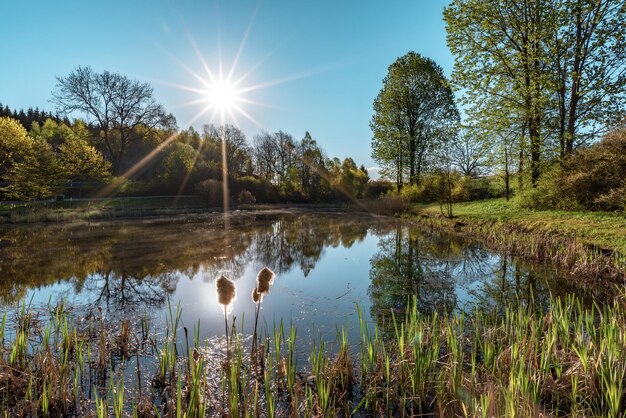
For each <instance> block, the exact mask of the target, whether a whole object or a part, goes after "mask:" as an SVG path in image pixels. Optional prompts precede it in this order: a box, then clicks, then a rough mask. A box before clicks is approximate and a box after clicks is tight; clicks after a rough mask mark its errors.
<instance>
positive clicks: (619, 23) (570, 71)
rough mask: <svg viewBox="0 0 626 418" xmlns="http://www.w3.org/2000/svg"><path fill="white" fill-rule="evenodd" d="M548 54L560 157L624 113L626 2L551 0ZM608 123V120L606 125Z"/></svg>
mask: <svg viewBox="0 0 626 418" xmlns="http://www.w3.org/2000/svg"><path fill="white" fill-rule="evenodd" d="M552 4H553V8H554V11H553V12H552V13H551V14H552V16H553V17H554V23H555V24H554V26H553V30H552V39H551V42H552V45H550V46H549V49H548V51H549V55H548V58H549V59H550V60H551V62H552V68H551V70H552V73H553V74H554V79H555V80H554V82H553V86H552V87H553V90H554V93H555V97H556V100H555V102H556V103H555V105H556V106H557V107H558V111H556V112H554V113H555V114H556V115H557V123H556V125H557V126H558V138H559V146H560V147H559V148H560V154H561V157H568V156H570V155H571V154H572V152H573V151H574V149H575V148H576V147H577V146H579V145H581V144H584V143H585V142H586V140H587V139H588V138H590V137H591V138H593V137H595V136H596V135H597V134H598V133H600V132H603V131H605V130H606V128H607V126H610V125H612V124H614V123H615V122H616V121H617V119H618V118H620V117H621V116H622V115H623V112H624V99H625V98H626V91H625V89H624V87H625V86H626V65H624V62H625V60H626V25H625V24H624V16H626V3H625V2H624V1H621V0H594V1H589V0H553V2H552ZM607 122H609V123H608V124H607Z"/></svg>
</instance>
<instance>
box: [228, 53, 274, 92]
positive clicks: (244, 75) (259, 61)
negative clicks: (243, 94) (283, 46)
mask: <svg viewBox="0 0 626 418" xmlns="http://www.w3.org/2000/svg"><path fill="white" fill-rule="evenodd" d="M279 48H280V47H278V46H277V47H276V48H274V49H273V50H272V51H270V52H268V53H267V54H265V55H264V56H263V58H261V59H260V60H258V61H257V62H256V63H255V64H254V65H253V66H251V67H250V68H249V69H248V71H246V72H245V73H244V74H243V75H242V76H241V77H239V78H238V79H237V80H235V81H234V82H233V86H234V87H237V86H238V85H239V84H241V83H242V82H243V81H244V80H245V79H246V78H248V77H249V76H250V75H251V74H253V73H254V72H255V71H256V70H257V69H259V67H261V65H263V64H265V62H267V60H268V59H270V58H271V57H272V55H274V53H276V51H278V49H279Z"/></svg>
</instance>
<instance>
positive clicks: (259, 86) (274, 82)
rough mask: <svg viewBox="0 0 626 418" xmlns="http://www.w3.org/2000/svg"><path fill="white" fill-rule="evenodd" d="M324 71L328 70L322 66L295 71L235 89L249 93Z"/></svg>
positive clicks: (242, 92) (240, 92) (241, 92)
mask: <svg viewBox="0 0 626 418" xmlns="http://www.w3.org/2000/svg"><path fill="white" fill-rule="evenodd" d="M326 71H328V70H327V69H324V68H318V69H313V70H309V71H303V72H300V73H297V74H292V75H287V76H285V77H281V78H277V79H274V80H270V81H266V82H264V83H259V84H255V85H252V86H248V87H242V88H240V89H238V90H237V91H238V92H239V94H244V93H249V92H251V91H255V90H259V89H264V88H267V87H272V86H276V85H279V84H284V83H288V82H290V81H295V80H300V79H302V78H307V77H311V76H314V75H318V74H322V73H324V72H326Z"/></svg>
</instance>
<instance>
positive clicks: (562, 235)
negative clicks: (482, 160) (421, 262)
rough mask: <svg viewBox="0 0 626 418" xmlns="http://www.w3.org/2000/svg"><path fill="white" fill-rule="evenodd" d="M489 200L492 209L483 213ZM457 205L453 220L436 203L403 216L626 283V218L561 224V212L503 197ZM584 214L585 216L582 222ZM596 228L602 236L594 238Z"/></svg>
mask: <svg viewBox="0 0 626 418" xmlns="http://www.w3.org/2000/svg"><path fill="white" fill-rule="evenodd" d="M494 202H495V204H492V203H494ZM490 204H492V206H491V207H490V209H491V211H487V212H488V213H485V212H484V211H482V210H484V209H485V207H488V205H490ZM455 209H456V211H457V213H456V214H455V216H454V217H453V218H446V217H444V216H442V215H441V214H440V213H439V212H438V206H437V205H426V206H421V207H416V208H415V209H414V210H413V211H411V212H410V213H409V214H404V215H403V217H404V218H406V219H408V220H410V221H412V222H415V223H417V224H419V225H422V226H424V227H427V228H431V229H433V228H436V229H440V230H446V231H449V232H453V233H457V234H464V235H467V236H470V237H473V238H476V239H479V240H480V241H482V242H483V243H484V244H485V245H486V246H487V247H489V248H491V249H493V250H497V251H504V252H505V253H507V254H509V255H512V256H515V257H520V258H522V259H527V260H531V261H534V262H540V263H542V262H546V263H551V264H555V265H557V266H558V267H560V268H563V269H564V270H565V271H566V272H568V273H569V274H571V275H573V276H576V277H579V278H581V279H584V280H587V281H590V282H596V283H599V282H603V281H605V280H610V281H612V282H614V283H616V284H618V283H623V282H624V281H626V251H623V249H622V248H621V246H622V245H624V244H623V243H622V242H621V241H620V240H619V237H620V231H621V229H620V228H623V230H624V236H623V239H624V241H626V217H623V216H621V217H620V215H613V214H602V213H600V214H596V213H593V212H589V213H586V212H583V213H580V212H571V213H566V214H565V215H563V214H558V218H559V219H558V220H559V222H555V219H556V215H555V216H550V215H549V213H548V212H539V211H523V210H519V209H517V210H516V209H512V207H511V206H509V205H508V203H507V204H503V202H501V201H498V200H494V201H492V202H490V201H488V200H487V201H478V202H469V203H467V204H455ZM581 214H582V217H586V219H584V222H579V223H580V225H577V224H576V221H580V218H581ZM595 216H597V217H601V216H606V217H607V219H608V220H607V219H602V222H601V221H600V220H598V221H596V222H594V220H593V218H594V217H595ZM611 218H613V219H612V220H611ZM603 223H604V224H606V225H604V224H603ZM612 227H614V230H613V231H611V234H606V233H605V232H604V231H602V232H597V230H598V229H600V228H603V229H609V230H610V229H611V228H612ZM592 232H593V233H596V232H597V234H598V235H599V236H602V238H601V239H600V238H596V237H594V236H593V233H592ZM603 233H604V234H605V235H602V234H603Z"/></svg>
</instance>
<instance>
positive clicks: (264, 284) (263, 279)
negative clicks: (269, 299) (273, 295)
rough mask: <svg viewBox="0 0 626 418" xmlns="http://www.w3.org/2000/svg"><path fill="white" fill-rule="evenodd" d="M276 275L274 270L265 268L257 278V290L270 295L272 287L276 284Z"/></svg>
mask: <svg viewBox="0 0 626 418" xmlns="http://www.w3.org/2000/svg"><path fill="white" fill-rule="evenodd" d="M274 277H276V275H275V274H274V272H273V271H272V270H270V269H269V268H267V267H263V268H262V269H261V271H259V274H258V275H257V276H256V283H257V289H258V292H259V293H269V291H270V286H271V285H273V284H274Z"/></svg>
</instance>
